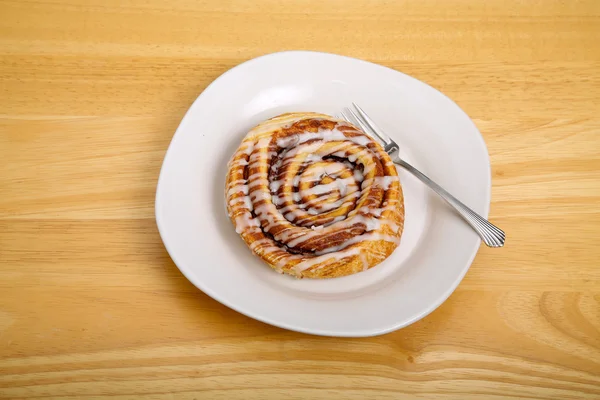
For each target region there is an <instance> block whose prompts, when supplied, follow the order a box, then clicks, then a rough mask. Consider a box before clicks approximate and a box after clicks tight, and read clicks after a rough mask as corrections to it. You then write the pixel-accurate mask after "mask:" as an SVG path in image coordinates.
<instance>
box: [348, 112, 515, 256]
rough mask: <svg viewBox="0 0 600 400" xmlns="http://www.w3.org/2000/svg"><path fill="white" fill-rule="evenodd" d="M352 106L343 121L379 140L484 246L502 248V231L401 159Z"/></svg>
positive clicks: (385, 137) (392, 145) (393, 146)
mask: <svg viewBox="0 0 600 400" xmlns="http://www.w3.org/2000/svg"><path fill="white" fill-rule="evenodd" d="M352 105H353V106H354V109H355V110H356V112H354V111H353V110H352V109H350V108H347V107H346V108H344V110H343V111H342V113H341V115H342V117H343V119H345V120H346V121H348V122H350V123H351V124H354V125H356V126H358V127H360V128H361V129H362V130H363V131H364V132H365V133H366V134H367V135H369V136H371V137H374V138H377V139H379V141H381V142H382V144H383V146H384V149H385V151H386V153H388V154H389V155H390V156H391V158H392V161H394V163H395V164H398V165H400V166H402V167H404V169H406V170H407V171H408V172H410V173H412V174H413V175H414V176H416V177H417V178H419V179H420V180H421V182H423V183H424V184H426V185H427V186H429V187H430V188H431V189H433V191H434V192H436V193H437V194H438V195H439V196H440V197H441V198H442V199H444V200H446V202H447V203H448V204H450V205H451V206H452V207H453V208H454V209H455V210H456V211H457V212H458V214H459V215H460V216H461V217H463V219H464V220H465V221H466V222H467V223H468V224H469V225H471V227H472V228H473V230H475V232H477V234H478V235H479V236H480V237H481V240H483V242H484V243H485V244H486V245H488V246H489V247H502V246H504V241H505V240H506V235H505V234H504V231H503V230H502V229H500V228H498V227H497V226H495V225H494V224H492V223H490V222H489V221H488V220H486V219H485V218H483V217H482V216H481V215H479V214H477V213H476V212H475V211H473V210H471V209H470V208H469V207H467V206H466V205H465V204H463V203H462V202H461V201H460V200H458V199H457V198H456V197H454V196H452V195H451V194H450V193H448V192H447V191H446V190H445V189H444V188H442V187H441V186H440V185H438V184H437V183H435V182H434V181H432V180H431V179H429V178H428V177H427V176H426V175H425V174H423V173H422V172H421V171H419V170H418V169H416V168H415V167H413V166H412V165H410V164H409V163H407V162H406V161H404V160H403V159H401V158H400V154H399V149H400V147H399V146H398V144H397V143H396V142H394V140H393V139H392V138H390V137H389V136H388V135H386V134H385V133H384V132H383V131H382V130H381V128H379V127H377V125H376V124H375V122H373V120H372V119H371V118H369V116H368V115H367V114H366V113H365V112H364V111H363V109H362V108H360V107H359V106H358V105H356V104H355V103H352Z"/></svg>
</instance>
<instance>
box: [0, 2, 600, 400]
mask: <svg viewBox="0 0 600 400" xmlns="http://www.w3.org/2000/svg"><path fill="white" fill-rule="evenodd" d="M284 49H313V50H321V51H327V52H334V53H338V54H345V55H349V56H354V57H358V58H363V59H366V60H370V61H373V62H377V63H380V64H383V65H386V66H389V67H391V68H394V69H397V70H399V71H403V72H405V73H407V74H410V75H412V76H414V77H416V78H418V79H420V80H423V81H424V82H427V83H429V84H430V85H432V86H434V87H436V88H438V89H440V90H441V91H443V92H444V93H446V94H447V95H448V96H450V97H451V98H453V99H454V100H455V101H456V102H457V103H458V104H459V105H460V106H461V107H462V108H463V109H464V110H465V111H466V112H467V113H468V114H469V115H470V116H471V117H472V118H473V120H474V121H475V123H476V124H477V126H478V127H479V129H480V130H481V132H482V134H483V135H484V137H485V140H486V142H487V146H488V149H489V153H490V158H491V164H492V171H493V191H492V205H491V213H490V219H491V220H492V221H493V222H495V223H497V224H498V225H500V226H502V227H503V228H504V229H505V230H506V231H507V232H508V242H507V245H506V247H505V248H503V249H500V250H497V249H487V248H481V249H480V251H479V254H478V256H477V258H476V259H475V262H474V263H473V265H472V267H471V269H470V271H469V273H468V274H467V276H466V278H465V279H464V281H463V282H462V283H461V284H460V286H459V288H458V289H457V290H456V292H455V293H454V294H453V295H452V296H451V297H450V299H449V300H448V301H447V302H446V303H444V304H443V305H442V306H441V307H440V308H439V309H437V310H436V311H435V312H433V313H432V314H431V315H430V316H428V317H426V318H425V319H423V320H421V321H419V322H417V323H415V324H414V325H412V326H409V327H407V328H405V329H402V330H400V331H397V332H394V333H391V334H387V335H384V336H381V337H375V338H367V339H336V338H323V337H314V336H308V335H303V334H298V333H294V332H289V331H285V330H282V329H279V328H276V327H272V326H269V325H265V324H263V323H260V322H257V321H254V320H252V319H250V318H247V317H245V316H242V315H240V314H238V313H236V312H234V311H232V310H230V309H228V308H227V307H225V306H223V305H221V304H219V303H217V302H216V301H214V300H212V299H211V298H209V297H208V296H206V295H205V294H203V293H202V292H200V291H199V290H197V289H196V288H195V287H194V286H192V284H191V283H189V282H188V281H187V280H186V279H185V278H184V277H183V276H182V275H181V274H180V272H179V271H178V269H177V268H176V266H175V265H174V264H173V262H172V261H171V259H170V258H169V256H168V255H167V253H166V251H165V250H164V247H163V245H162V243H161V240H160V237H159V235H158V232H157V229H156V226H155V221H154V210H153V205H154V194H155V187H156V182H157V178H158V173H159V169H160V166H161V162H162V159H163V156H164V154H165V151H166V149H167V146H168V144H169V141H170V139H171V137H172V135H173V133H174V131H175V129H176V127H177V125H178V123H179V121H180V119H181V117H182V116H183V114H184V113H185V111H186V110H187V108H188V107H189V106H190V104H191V103H192V101H193V100H194V99H195V98H196V97H197V96H198V94H199V93H200V92H202V90H203V89H204V88H205V87H206V86H207V85H208V84H209V83H210V82H211V81H212V80H214V79H215V78H216V77H217V76H219V75H220V74H221V73H223V72H225V71H226V70H227V69H229V68H231V67H233V66H234V65H236V64H239V63H240V62H242V61H245V60H248V59H250V58H252V57H255V56H259V55H262V54H266V53H269V52H274V51H279V50H284ZM0 157H1V158H2V163H1V164H0V165H1V170H0V171H1V172H0V398H15V399H35V398H63V397H64V398H87V399H131V398H136V397H148V398H152V399H201V398H210V399H266V398H286V399H301V398H310V399H331V398H344V399H365V398H377V399H396V398H407V399H460V400H463V399H492V398H493V399H503V398H511V399H521V398H528V399H578V398H590V399H592V398H593V399H598V398H600V244H599V241H600V2H599V1H594V0H590V1H550V0H548V1H542V0H540V1H529V2H527V1H525V2H523V1H516V0H513V1H506V0H502V1H500V0H488V1H477V0H473V1H467V0H452V1H445V2H442V1H432V0H427V1H397V2H394V1H379V0H372V1H358V0H348V1H341V0H340V1H329V2H327V1H325V2H322V1H317V0H314V1H313V0H301V1H296V2H293V3H291V2H282V1H281V2H280V1H276V0H261V1H255V2H252V1H245V0H233V1H228V2H221V1H218V0H203V1H198V0H176V1H163V0H145V1H134V0H127V1H117V0H87V1H75V0H37V1H34V0H0Z"/></svg>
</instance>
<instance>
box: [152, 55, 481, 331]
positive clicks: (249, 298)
mask: <svg viewBox="0 0 600 400" xmlns="http://www.w3.org/2000/svg"><path fill="white" fill-rule="evenodd" d="M351 101H354V102H356V103H358V104H360V105H361V106H362V107H363V108H364V109H365V111H367V112H368V113H369V114H370V115H371V117H372V118H373V119H374V120H375V121H377V122H378V124H379V125H380V126H381V127H382V128H383V129H384V130H386V132H388V133H389V134H390V135H391V136H393V137H394V138H395V139H396V141H397V142H398V143H400V145H401V146H402V147H403V148H402V151H401V152H402V153H403V154H404V156H405V157H406V158H407V159H408V160H409V161H412V162H413V163H414V164H415V166H416V167H417V168H420V169H421V170H422V171H423V172H425V173H427V174H428V175H429V176H430V177H431V178H432V179H434V180H435V181H437V182H438V183H440V184H441V185H442V186H443V187H445V188H446V189H447V190H449V191H450V192H451V193H453V194H455V195H456V196H457V197H458V198H459V199H461V200H462V201H463V202H465V203H466V204H467V205H469V206H470V207H472V208H473V209H474V210H475V211H477V212H479V213H480V214H481V215H483V216H487V214H488V211H489V202H490V189H491V185H490V164H489V158H488V153H487V149H486V146H485V143H484V141H483V138H482V137H481V134H480V133H479V131H478V130H477V128H476V127H475V125H474V124H473V122H472V121H471V120H470V119H469V117H468V116H467V115H466V114H465V113H464V112H463V111H462V110H461V109H460V108H459V107H458V106H457V105H456V104H455V103H453V102H452V101H451V100H450V99H448V98H447V97H446V96H444V95H443V94H441V93H440V92H438V91H437V90H435V89H433V88H431V87H430V86H428V85H426V84H424V83H422V82H420V81H418V80H416V79H414V78H411V77H409V76H407V75H404V74H402V73H400V72H397V71H394V70H392V69H388V68H385V67H382V66H379V65H376V64H371V63H368V62H365V61H361V60H356V59H352V58H348V57H342V56H337V55H332V54H324V53H314V52H305V51H292V52H283V53H275V54H270V55H267V56H263V57H259V58H256V59H253V60H251V61H248V62H245V63H243V64H241V65H239V66H237V67H235V68H233V69H231V70H230V71H228V72H226V73H225V74H223V75H222V76H221V77H219V78H218V79H217V80H215V81H214V82H213V83H212V84H211V85H210V86H209V87H208V88H206V90H205V91H204V92H203V93H202V94H201V95H200V96H199V97H198V99H197V100H196V101H195V102H194V104H193V105H192V106H191V108H190V109H189V111H188V112H187V114H186V116H185V118H184V119H183V121H182V122H181V125H180V126H179V128H178V129H177V132H176V133H175V136H174V137H173V140H172V142H171V145H170V146H169V150H168V151H167V154H166V156H165V160H164V163H163V166H162V170H161V173H160V179H159V182H158V188H157V193H156V220H157V224H158V228H159V231H160V234H161V236H162V239H163V241H164V243H165V246H166V248H167V250H168V252H169V254H170V255H171V257H172V258H173V260H174V261H175V263H176V264H177V266H178V267H179V269H180V270H181V272H182V273H183V274H184V275H185V276H186V277H187V278H188V279H189V280H190V281H191V282H192V283H193V284H194V285H196V286H197V287H198V288H199V289H201V290H202V291H204V292H205V293H206V294H208V295H209V296H211V297H213V298H214V299H216V300H218V301H220V302H221V303H223V304H225V305H227V306H229V307H231V308H233V309H234V310H237V311H239V312H241V313H243V314H245V315H248V316H250V317H252V318H256V319H258V320H260V321H264V322H267V323H269V324H273V325H276V326H280V327H282V328H287V329H292V330H295V331H300V332H306V333H312V334H319V335H331V336H371V335H379V334H383V333H386V332H390V331H393V330H395V329H398V328H402V327H404V326H406V325H409V324H411V323H413V322H415V321H417V320H419V319H421V318H423V317H424V316H426V315H427V314H429V313H430V312H431V311H433V310H434V309H435V308H436V307H438V306H439V305H440V304H441V303H442V302H443V301H444V300H446V298H448V296H449V295H450V294H451V293H452V291H454V289H455V288H456V287H457V286H458V284H459V282H460V281H461V279H462V278H463V276H464V275H465V273H466V272H467V270H468V269H469V265H470V264H471V262H472V260H473V258H474V257H475V254H476V252H477V249H478V247H479V243H480V240H479V238H478V236H477V235H476V234H475V233H474V232H473V231H472V230H471V229H470V228H469V227H468V225H467V224H466V223H464V222H463V221H462V220H461V219H460V218H459V217H458V216H456V215H455V214H454V213H453V212H452V211H451V210H450V209H449V208H448V207H447V206H446V205H445V204H444V203H443V202H442V201H441V200H439V199H438V198H436V197H435V195H434V194H432V193H430V192H429V191H428V189H426V188H425V187H424V186H423V185H422V184H420V183H419V182H418V181H416V179H414V178H413V177H412V176H410V175H409V174H408V173H406V172H405V171H399V172H400V178H401V182H402V185H403V188H404V194H405V202H406V204H405V207H406V222H405V230H404V233H403V236H402V242H401V244H400V246H399V247H398V249H397V250H396V251H395V252H394V253H393V254H392V256H391V257H389V258H388V259H387V260H386V261H385V262H383V263H382V264H380V265H378V266H376V267H374V268H372V269H370V270H368V271H365V272H361V273H359V274H355V275H351V276H347V277H343V278H335V279H328V280H310V279H302V280H296V279H294V278H291V277H289V276H286V275H280V274H278V273H276V272H275V271H273V270H272V269H271V268H269V267H267V266H266V265H265V264H263V262H262V261H261V260H259V259H258V258H257V257H254V256H253V255H252V254H251V253H250V250H249V249H248V248H247V247H246V245H245V244H244V242H243V241H242V240H241V238H240V237H239V236H238V235H237V234H236V233H235V231H234V229H233V226H232V224H231V222H230V221H229V219H228V217H227V214H226V212H225V206H224V187H225V174H226V171H227V161H228V160H229V157H230V156H231V154H233V152H234V151H235V149H236V148H237V146H238V145H239V143H240V141H241V140H242V138H243V137H244V135H245V134H246V133H247V132H248V130H249V129H250V128H252V127H253V126H255V125H256V124H258V123H259V122H261V121H263V120H264V119H267V118H270V117H273V116H275V115H278V114H281V113H283V112H290V111H317V112H323V113H327V114H335V113H338V112H339V111H340V109H341V108H342V107H344V106H347V105H349V103H350V102H351Z"/></svg>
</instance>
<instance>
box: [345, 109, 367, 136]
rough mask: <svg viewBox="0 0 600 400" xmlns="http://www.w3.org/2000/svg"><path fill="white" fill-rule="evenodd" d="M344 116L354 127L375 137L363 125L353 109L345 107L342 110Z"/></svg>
mask: <svg viewBox="0 0 600 400" xmlns="http://www.w3.org/2000/svg"><path fill="white" fill-rule="evenodd" d="M342 115H343V116H344V119H345V120H346V121H348V122H350V123H351V124H352V125H355V126H357V127H359V128H360V129H362V130H363V132H364V133H366V134H367V135H369V136H373V135H372V134H371V133H369V132H368V128H367V127H366V126H365V125H364V124H363V123H362V121H361V120H359V119H358V117H357V116H356V114H354V113H353V112H352V110H351V109H349V108H348V107H344V109H343V110H342Z"/></svg>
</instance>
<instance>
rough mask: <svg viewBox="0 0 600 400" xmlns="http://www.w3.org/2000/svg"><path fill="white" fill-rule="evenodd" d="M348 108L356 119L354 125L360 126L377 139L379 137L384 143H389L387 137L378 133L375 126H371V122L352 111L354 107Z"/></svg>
mask: <svg viewBox="0 0 600 400" xmlns="http://www.w3.org/2000/svg"><path fill="white" fill-rule="evenodd" d="M346 110H348V113H349V114H350V115H352V119H353V120H355V121H356V123H354V125H357V126H360V128H361V129H362V130H363V131H364V132H365V133H366V134H367V135H369V136H373V137H376V138H377V139H379V140H380V141H381V142H382V143H383V144H384V145H385V144H388V142H387V140H385V137H383V136H381V135H380V134H379V133H377V131H376V130H374V129H373V128H371V126H369V124H368V123H367V122H366V121H365V120H364V119H362V118H360V116H358V115H356V113H355V112H354V111H352V109H350V108H346Z"/></svg>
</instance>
